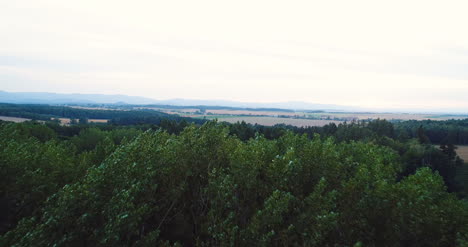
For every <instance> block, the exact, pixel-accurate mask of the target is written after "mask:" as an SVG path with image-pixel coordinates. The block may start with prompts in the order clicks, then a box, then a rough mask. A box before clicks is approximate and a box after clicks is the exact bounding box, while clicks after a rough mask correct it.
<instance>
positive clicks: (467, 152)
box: [457, 146, 468, 162]
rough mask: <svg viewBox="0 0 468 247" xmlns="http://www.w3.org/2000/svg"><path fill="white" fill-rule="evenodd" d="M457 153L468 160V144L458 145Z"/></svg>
mask: <svg viewBox="0 0 468 247" xmlns="http://www.w3.org/2000/svg"><path fill="white" fill-rule="evenodd" d="M457 154H458V156H460V158H462V159H463V160H465V162H468V146H457Z"/></svg>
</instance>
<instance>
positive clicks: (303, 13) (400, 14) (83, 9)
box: [0, 0, 468, 107]
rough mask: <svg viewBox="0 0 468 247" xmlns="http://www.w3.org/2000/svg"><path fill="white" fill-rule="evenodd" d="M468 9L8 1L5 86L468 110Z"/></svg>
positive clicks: (0, 13) (2, 44)
mask: <svg viewBox="0 0 468 247" xmlns="http://www.w3.org/2000/svg"><path fill="white" fill-rule="evenodd" d="M466 7H468V6H467V4H466V3H465V2H464V1H444V3H441V2H438V1H410V2H408V1H391V2H386V3H383V2H380V1H379V2H377V1H352V2H351V1H327V2H323V1H321V2H318V1H317V2H316V1H290V2H287V3H286V2H280V1H236V2H231V3H226V2H224V1H196V2H194V1H166V2H163V1H143V0H137V1H132V2H128V1H108V0H102V1H89V0H82V1H79V2H76V3H73V4H71V3H70V2H66V1H59V0H38V1H4V2H1V3H0V32H1V33H2V35H3V37H4V38H2V39H0V87H1V88H2V89H4V90H11V91H51V92H68V93H72V92H78V93H79V92H81V93H85V92H86V93H124V94H127V93H128V94H132V95H141V96H146V97H153V98H160V99H167V98H183V97H184V98H198V99H230V100H243V101H262V102H265V101H288V100H302V101H308V102H315V103H326V104H347V105H360V106H364V107H366V106H385V107H393V106H395V105H398V106H399V107H405V106H408V107H409V106H418V107H419V106H420V107H437V106H442V105H443V106H447V107H461V106H466V105H467V104H468V98H467V99H465V97H463V95H462V94H463V93H465V92H466V91H467V90H466V89H467V88H468V83H467V82H468V70H466V68H467V66H468V33H467V32H464V31H463V30H464V28H465V27H464V26H465V24H466V23H468V16H467V15H466V14H465V13H464V12H465V11H464V10H466ZM389 92H391V93H389Z"/></svg>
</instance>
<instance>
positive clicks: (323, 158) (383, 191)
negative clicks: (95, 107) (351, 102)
mask: <svg viewBox="0 0 468 247" xmlns="http://www.w3.org/2000/svg"><path fill="white" fill-rule="evenodd" d="M396 126H397V127H396V128H395V125H394V124H392V123H390V122H387V121H385V120H376V121H372V122H370V123H350V124H342V125H338V126H336V125H334V124H331V125H327V126H324V127H313V128H294V127H291V126H275V127H264V126H258V125H255V126H252V125H249V124H246V123H237V124H225V123H221V124H220V123H217V122H208V123H205V124H203V125H198V126H197V125H193V124H189V123H187V122H185V121H180V122H177V121H175V120H172V121H171V120H164V121H161V122H160V124H159V125H155V124H144V125H141V124H140V125H130V126H129V125H126V126H120V125H116V124H110V125H105V124H77V125H72V126H61V125H58V124H57V123H53V122H47V123H45V124H41V123H35V122H25V123H7V122H2V123H1V124H0V165H1V169H0V172H1V176H2V178H3V179H2V180H1V182H0V184H1V186H0V189H1V190H0V207H1V209H2V210H0V211H1V215H0V222H1V225H0V234H2V235H1V237H0V245H2V246H11V245H13V246H49V245H55V246H130V245H135V246H155V245H159V246H173V245H182V246H246V245H261V246H271V245H273V246H280V245H281V246H284V245H288V246H289V245H302V246H457V245H458V246H466V243H467V240H468V236H467V232H468V205H467V203H466V201H464V200H463V198H466V195H467V193H466V187H465V184H464V183H463V181H459V180H457V179H456V176H455V175H456V171H457V169H460V167H461V166H463V161H462V160H461V159H460V158H459V157H458V156H457V155H456V150H455V148H454V146H453V145H450V144H444V145H441V146H440V147H435V146H434V145H432V144H430V143H428V142H427V140H426V139H425V138H427V136H426V134H425V129H423V128H422V127H418V128H419V130H420V131H419V132H420V133H419V135H420V136H418V137H416V138H411V137H410V136H399V135H398V131H397V129H398V128H399V127H398V124H397V125H396Z"/></svg>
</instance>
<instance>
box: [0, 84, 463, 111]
mask: <svg viewBox="0 0 468 247" xmlns="http://www.w3.org/2000/svg"><path fill="white" fill-rule="evenodd" d="M0 103H13V104H50V105H54V104H56V105H64V104H116V105H124V104H130V105H172V106H224V107H237V108H278V109H287V110H311V111H316V110H322V111H328V112H330V111H335V112H340V111H341V112H391V113H428V114H431V113H453V114H463V115H465V114H468V109H465V108H439V109H423V108H405V109H386V108H363V107H354V106H344V105H333V104H313V103H307V102H301V101H288V102H271V103H252V102H237V101H229V100H196V99H169V100H156V99H151V98H146V97H141V96H128V95H122V94H113V95H109V94H77V93H74V94H61V93H47V92H44V93H36V92H34V93H33V92H5V91H1V90H0Z"/></svg>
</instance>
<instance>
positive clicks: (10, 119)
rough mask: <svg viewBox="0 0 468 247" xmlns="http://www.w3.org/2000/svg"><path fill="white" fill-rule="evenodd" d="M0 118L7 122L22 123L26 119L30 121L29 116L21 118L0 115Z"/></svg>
mask: <svg viewBox="0 0 468 247" xmlns="http://www.w3.org/2000/svg"><path fill="white" fill-rule="evenodd" d="M0 120H3V121H8V122H15V123H22V122H26V121H31V119H29V118H21V117H6V116H0Z"/></svg>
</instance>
